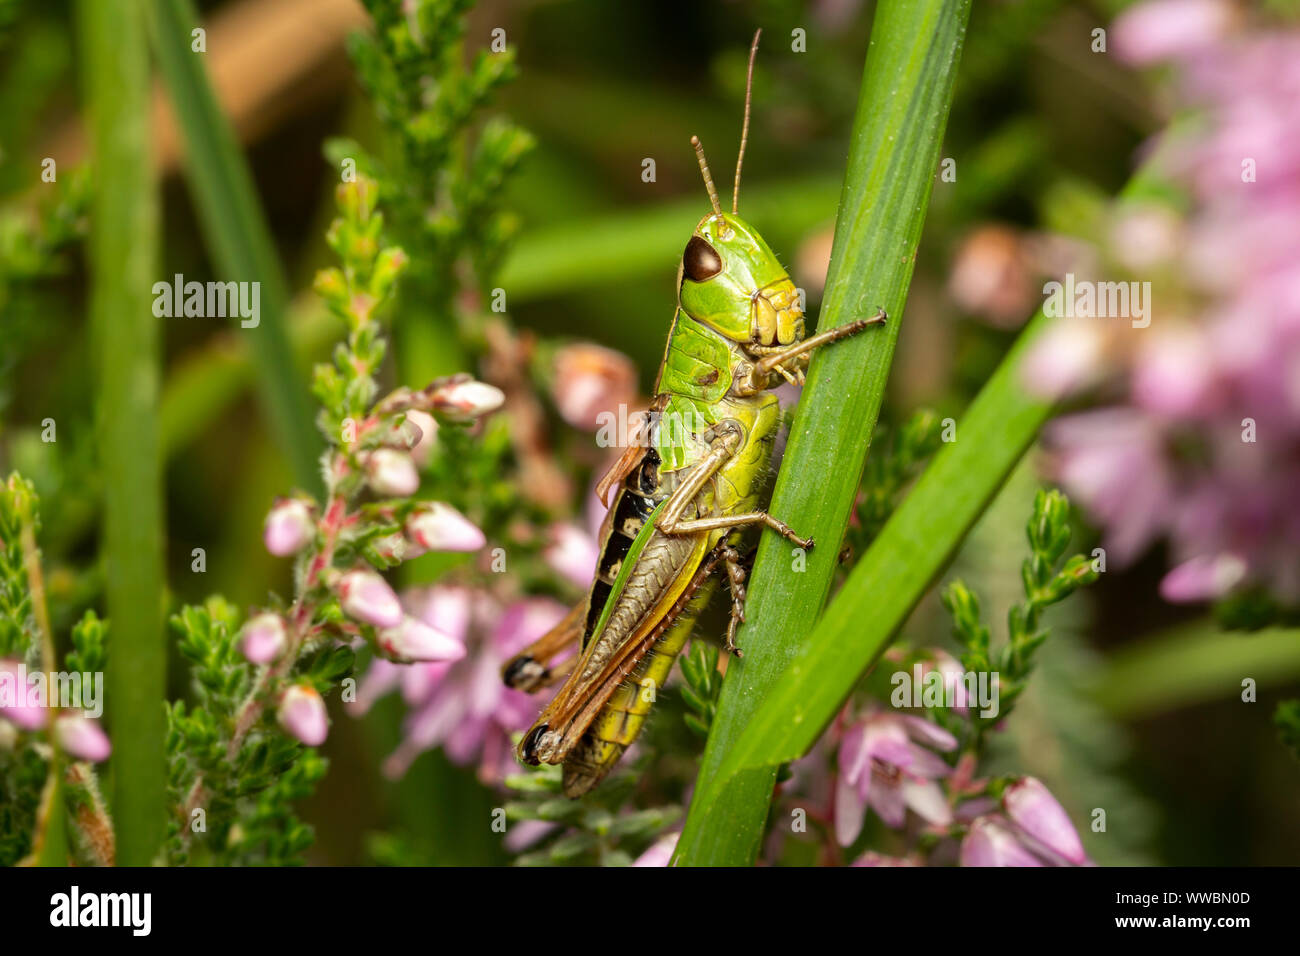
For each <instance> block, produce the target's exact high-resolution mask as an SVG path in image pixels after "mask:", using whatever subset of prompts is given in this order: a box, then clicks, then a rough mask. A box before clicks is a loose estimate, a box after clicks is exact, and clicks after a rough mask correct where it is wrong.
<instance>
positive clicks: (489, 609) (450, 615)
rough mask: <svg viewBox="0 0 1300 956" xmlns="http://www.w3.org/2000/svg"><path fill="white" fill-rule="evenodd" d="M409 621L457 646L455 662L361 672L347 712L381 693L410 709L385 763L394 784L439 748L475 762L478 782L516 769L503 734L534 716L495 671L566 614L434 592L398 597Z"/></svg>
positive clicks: (386, 665)
mask: <svg viewBox="0 0 1300 956" xmlns="http://www.w3.org/2000/svg"><path fill="white" fill-rule="evenodd" d="M406 604H407V609H408V611H409V612H410V614H411V616H412V617H414V618H417V619H418V620H420V621H423V622H424V623H425V624H427V625H429V626H430V627H433V628H436V629H437V630H438V631H439V632H441V633H442V634H444V635H446V636H447V637H448V638H450V639H452V640H454V641H456V642H458V643H460V644H461V645H462V646H463V647H464V650H465V653H464V656H463V657H462V658H461V659H459V660H456V661H441V662H437V663H417V664H410V665H400V664H394V663H392V662H390V661H384V660H377V661H375V662H374V663H373V664H372V665H371V666H370V669H369V671H367V673H366V676H365V678H364V680H363V681H362V684H361V688H360V690H359V691H358V694H357V702H356V704H355V705H353V709H354V710H355V711H358V712H364V711H365V710H366V709H368V708H369V707H370V706H371V704H372V703H373V702H374V701H375V700H376V699H377V698H378V697H380V696H382V695H383V694H386V693H388V692H389V691H391V690H394V689H397V688H400V689H401V692H402V696H403V698H404V699H405V700H406V702H407V704H408V706H409V707H410V713H409V714H408V716H407V719H406V724H405V737H404V739H403V741H402V743H401V744H400V745H399V746H398V748H397V750H396V751H395V752H394V753H393V754H392V755H391V756H390V757H389V758H388V759H387V760H386V761H385V763H384V772H385V773H386V774H387V775H388V776H390V777H400V776H401V775H402V774H404V773H405V772H406V770H407V768H408V767H409V766H410V764H411V762H412V761H413V760H414V759H415V758H416V757H418V756H419V755H420V754H421V753H423V752H424V751H426V750H431V749H433V748H435V747H441V748H442V749H443V750H444V752H445V753H446V754H447V756H448V758H450V759H451V760H452V761H453V762H454V763H457V764H461V765H468V764H473V763H477V765H478V768H479V776H480V778H481V779H483V780H484V781H486V782H494V781H497V780H500V779H501V778H502V777H503V776H504V775H505V774H507V773H511V772H514V770H515V768H516V764H515V760H514V754H513V746H512V744H511V740H510V737H511V734H514V733H517V732H519V731H521V730H524V729H525V728H527V727H528V726H529V724H531V723H532V721H533V718H535V717H536V716H537V710H538V704H537V702H536V701H534V700H533V699H532V698H531V697H529V696H528V695H527V694H524V693H521V692H520V691H517V690H511V689H510V688H508V687H506V686H505V684H504V683H502V681H501V668H502V666H503V665H504V664H505V662H506V661H507V660H509V658H510V657H512V656H513V655H514V654H516V653H517V652H518V651H520V650H522V649H523V648H524V646H525V645H527V644H529V643H531V642H532V641H534V640H536V639H537V638H538V637H541V635H542V634H544V633H545V632H546V631H548V630H549V629H550V628H551V627H552V626H554V625H555V624H556V623H558V622H559V620H560V619H561V618H563V617H564V615H565V613H566V608H565V607H564V606H563V605H561V604H559V603H558V602H556V601H552V600H549V599H546V598H525V599H523V600H521V601H517V602H515V603H513V604H510V605H509V606H507V607H504V608H503V607H501V605H499V604H498V603H497V601H496V600H495V599H494V598H492V597H491V596H489V595H487V594H484V593H481V592H476V591H471V590H469V589H468V588H463V587H449V586H445V585H438V586H434V587H430V588H423V589H419V590H415V591H411V592H409V593H408V594H407V595H406Z"/></svg>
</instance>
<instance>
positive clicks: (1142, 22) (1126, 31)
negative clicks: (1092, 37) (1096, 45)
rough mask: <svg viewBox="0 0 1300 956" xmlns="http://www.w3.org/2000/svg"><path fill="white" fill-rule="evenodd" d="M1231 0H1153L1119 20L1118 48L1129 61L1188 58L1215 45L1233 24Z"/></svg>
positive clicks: (1146, 61) (1140, 61)
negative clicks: (1229, 0)
mask: <svg viewBox="0 0 1300 956" xmlns="http://www.w3.org/2000/svg"><path fill="white" fill-rule="evenodd" d="M1234 19H1235V11H1234V9H1233V6H1232V4H1230V3H1228V2H1227V0H1152V2H1149V3H1141V4H1137V5H1136V6H1133V7H1130V8H1129V9H1127V10H1125V11H1124V12H1123V13H1122V14H1120V15H1119V17H1117V18H1116V20H1115V25H1114V26H1113V27H1112V31H1113V33H1114V44H1115V52H1116V53H1117V54H1119V57H1120V59H1122V60H1126V61H1127V62H1129V63H1136V64H1147V63H1154V62H1156V61H1159V60H1170V59H1175V58H1184V57H1187V56H1191V55H1194V54H1196V53H1199V52H1201V51H1203V50H1206V49H1207V48H1209V47H1211V46H1213V45H1214V44H1215V43H1216V42H1217V41H1218V40H1219V39H1220V37H1222V36H1223V35H1224V34H1225V33H1226V32H1227V30H1228V28H1229V27H1230V26H1231V25H1232V22H1233V20H1234Z"/></svg>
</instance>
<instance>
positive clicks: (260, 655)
mask: <svg viewBox="0 0 1300 956" xmlns="http://www.w3.org/2000/svg"><path fill="white" fill-rule="evenodd" d="M286 646H288V634H287V632H286V631H285V627H284V618H282V617H280V615H278V614H272V613H271V612H269V611H268V612H266V613H264V614H258V615H257V616H256V617H253V618H250V619H249V620H248V623H246V624H245V625H244V633H243V636H242V638H241V639H240V642H239V648H240V650H242V651H243V652H244V656H245V657H246V658H248V659H249V660H250V661H252V662H253V663H254V664H269V663H271V661H273V660H275V659H276V658H278V657H279V656H280V655H281V654H283V653H284V649H285V647H286Z"/></svg>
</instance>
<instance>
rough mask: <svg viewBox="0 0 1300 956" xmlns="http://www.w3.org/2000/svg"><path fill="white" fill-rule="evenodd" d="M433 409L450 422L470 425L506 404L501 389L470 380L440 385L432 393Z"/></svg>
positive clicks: (465, 379)
mask: <svg viewBox="0 0 1300 956" xmlns="http://www.w3.org/2000/svg"><path fill="white" fill-rule="evenodd" d="M431 399H432V402H433V407H434V409H435V410H437V411H438V412H439V413H440V414H441V415H443V416H444V417H445V418H447V419H448V420H449V421H455V422H462V423H469V422H472V421H474V420H475V419H476V418H481V417H482V416H484V415H486V414H488V412H494V411H496V410H497V409H498V408H500V407H501V406H502V405H503V404H505V400H506V396H505V393H504V392H502V391H501V389H499V388H497V387H496V386H494V385H488V384H485V383H484V382H476V381H474V380H473V379H470V378H464V379H460V380H453V381H450V382H446V383H444V384H442V385H439V386H438V387H437V388H436V389H435V390H434V391H433V393H432V395H431Z"/></svg>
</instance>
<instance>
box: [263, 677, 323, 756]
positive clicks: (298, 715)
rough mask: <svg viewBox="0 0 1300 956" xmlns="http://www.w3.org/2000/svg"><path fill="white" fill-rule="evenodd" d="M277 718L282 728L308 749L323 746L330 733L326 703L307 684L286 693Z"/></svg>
mask: <svg viewBox="0 0 1300 956" xmlns="http://www.w3.org/2000/svg"><path fill="white" fill-rule="evenodd" d="M276 718H277V719H278V720H279V721H280V726H282V727H283V728H284V729H285V730H286V731H287V732H288V733H289V734H291V735H292V736H294V737H296V738H298V739H299V740H301V741H302V742H303V743H305V744H306V745H307V746H308V747H317V746H319V745H320V744H323V743H324V742H325V737H326V735H327V734H328V733H329V716H328V715H327V714H326V713H325V701H324V700H322V699H321V696H320V694H318V693H317V692H316V689H315V688H314V687H309V686H307V685H306V684H294V685H293V686H292V687H290V688H289V689H288V690H286V691H285V692H284V696H283V697H282V698H281V699H280V709H279V710H278V711H277V713H276Z"/></svg>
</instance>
